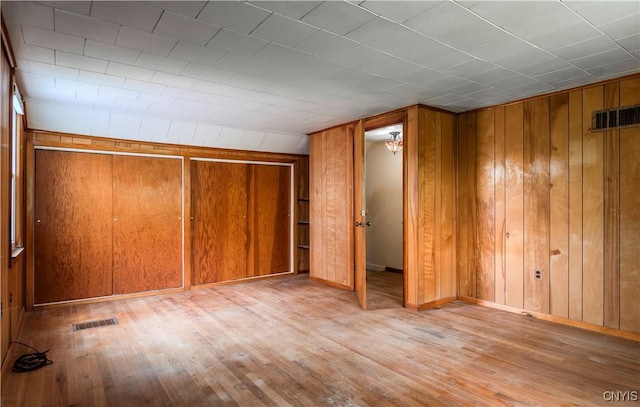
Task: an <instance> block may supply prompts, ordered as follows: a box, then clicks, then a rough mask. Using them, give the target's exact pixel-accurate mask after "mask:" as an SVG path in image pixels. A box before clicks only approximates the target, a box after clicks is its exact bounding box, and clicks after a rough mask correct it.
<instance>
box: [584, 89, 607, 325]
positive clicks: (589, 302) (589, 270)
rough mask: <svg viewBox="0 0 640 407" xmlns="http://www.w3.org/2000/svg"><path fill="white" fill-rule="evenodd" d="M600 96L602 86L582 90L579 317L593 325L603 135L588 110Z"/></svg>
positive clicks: (599, 264)
mask: <svg viewBox="0 0 640 407" xmlns="http://www.w3.org/2000/svg"><path fill="white" fill-rule="evenodd" d="M602 96H603V87H602V86H594V87H591V88H587V89H584V90H583V92H582V116H583V119H582V123H583V127H582V131H583V150H582V157H583V161H582V177H583V178H582V193H583V197H584V203H583V206H582V208H583V210H582V219H583V223H582V227H583V230H582V231H583V254H582V273H583V280H582V319H583V321H585V322H589V323H592V324H596V325H602V324H603V317H604V315H603V301H604V274H603V273H604V269H603V267H604V190H603V185H604V139H603V134H602V132H596V133H593V132H591V130H590V125H589V124H590V123H591V114H592V112H593V111H595V110H601V109H602V107H603V100H602V99H603V97H602ZM585 124H586V125H585Z"/></svg>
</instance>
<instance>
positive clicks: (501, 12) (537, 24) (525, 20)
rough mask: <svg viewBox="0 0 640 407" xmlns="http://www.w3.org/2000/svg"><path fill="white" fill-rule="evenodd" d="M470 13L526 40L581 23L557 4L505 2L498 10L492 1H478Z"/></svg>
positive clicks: (578, 18)
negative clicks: (472, 12)
mask: <svg viewBox="0 0 640 407" xmlns="http://www.w3.org/2000/svg"><path fill="white" fill-rule="evenodd" d="M471 10H473V11H474V12H475V13H478V14H479V15H480V16H482V17H484V18H486V19H489V20H490V21H492V22H493V23H494V24H496V25H498V26H500V27H502V28H504V29H505V30H507V31H509V32H510V33H512V34H514V35H516V36H518V37H520V38H523V39H527V40H528V39H531V38H535V37H539V36H540V35H543V34H545V33H548V32H550V31H557V30H560V29H562V28H563V27H566V26H569V25H573V24H576V23H578V22H580V21H581V19H580V17H579V16H577V15H575V13H573V12H572V11H570V10H569V9H567V8H566V7H565V6H564V5H563V4H562V3H560V2H557V1H505V2H503V3H502V4H500V6H499V7H496V5H495V4H492V3H491V2H478V3H476V4H475V5H473V7H471Z"/></svg>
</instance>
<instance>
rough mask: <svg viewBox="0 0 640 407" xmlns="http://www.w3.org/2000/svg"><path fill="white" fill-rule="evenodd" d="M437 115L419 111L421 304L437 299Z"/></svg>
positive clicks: (419, 283) (419, 287) (436, 113)
mask: <svg viewBox="0 0 640 407" xmlns="http://www.w3.org/2000/svg"><path fill="white" fill-rule="evenodd" d="M438 115H439V113H438V112H433V111H429V110H426V109H420V122H421V124H422V126H420V133H419V134H418V143H419V144H418V155H419V157H420V161H419V167H418V171H419V172H418V191H419V195H420V201H419V202H420V203H419V206H420V219H419V221H418V222H419V223H418V224H419V231H420V232H419V235H418V250H419V251H418V253H419V257H418V270H420V272H419V277H418V305H419V304H423V303H425V302H430V301H433V300H435V299H436V283H437V280H436V264H435V249H436V247H435V231H436V227H435V226H436V191H435V188H436V171H435V169H436V134H437V131H438V129H437V121H438Z"/></svg>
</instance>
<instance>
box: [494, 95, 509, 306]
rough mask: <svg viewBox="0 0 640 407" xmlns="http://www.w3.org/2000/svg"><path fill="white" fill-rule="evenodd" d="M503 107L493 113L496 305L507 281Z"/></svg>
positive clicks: (501, 300) (499, 302)
mask: <svg viewBox="0 0 640 407" xmlns="http://www.w3.org/2000/svg"><path fill="white" fill-rule="evenodd" d="M504 110H505V109H504V107H498V108H496V109H495V111H494V123H495V128H494V134H495V148H494V155H495V160H494V167H493V173H494V177H495V179H494V183H495V190H494V203H495V213H494V216H495V227H494V229H495V230H494V232H495V244H494V264H495V284H494V288H495V294H494V295H495V299H494V301H495V302H496V303H498V304H504V303H505V294H506V292H505V290H506V286H505V284H506V279H507V267H506V242H507V241H506V236H505V235H506V232H507V231H506V229H505V228H506V218H505V209H506V205H505V203H506V202H505V200H506V194H505V192H506V190H505V147H506V137H505V135H506V132H505V112H504Z"/></svg>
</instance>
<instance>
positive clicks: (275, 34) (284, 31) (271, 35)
mask: <svg viewBox="0 0 640 407" xmlns="http://www.w3.org/2000/svg"><path fill="white" fill-rule="evenodd" d="M316 31H318V29H317V28H315V27H312V26H310V25H307V24H304V23H302V22H300V21H296V20H292V19H289V18H287V17H282V16H279V15H277V14H272V15H270V16H269V17H268V18H267V19H266V20H264V21H263V22H262V24H260V25H259V26H258V27H257V28H256V29H255V30H253V31H252V32H251V35H252V36H254V37H258V38H262V39H263V40H267V41H273V42H276V43H278V44H282V45H287V46H290V47H293V46H296V45H297V44H298V43H300V42H302V41H304V40H306V39H307V38H309V37H310V36H311V35H312V34H313V33H315V32H316Z"/></svg>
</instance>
